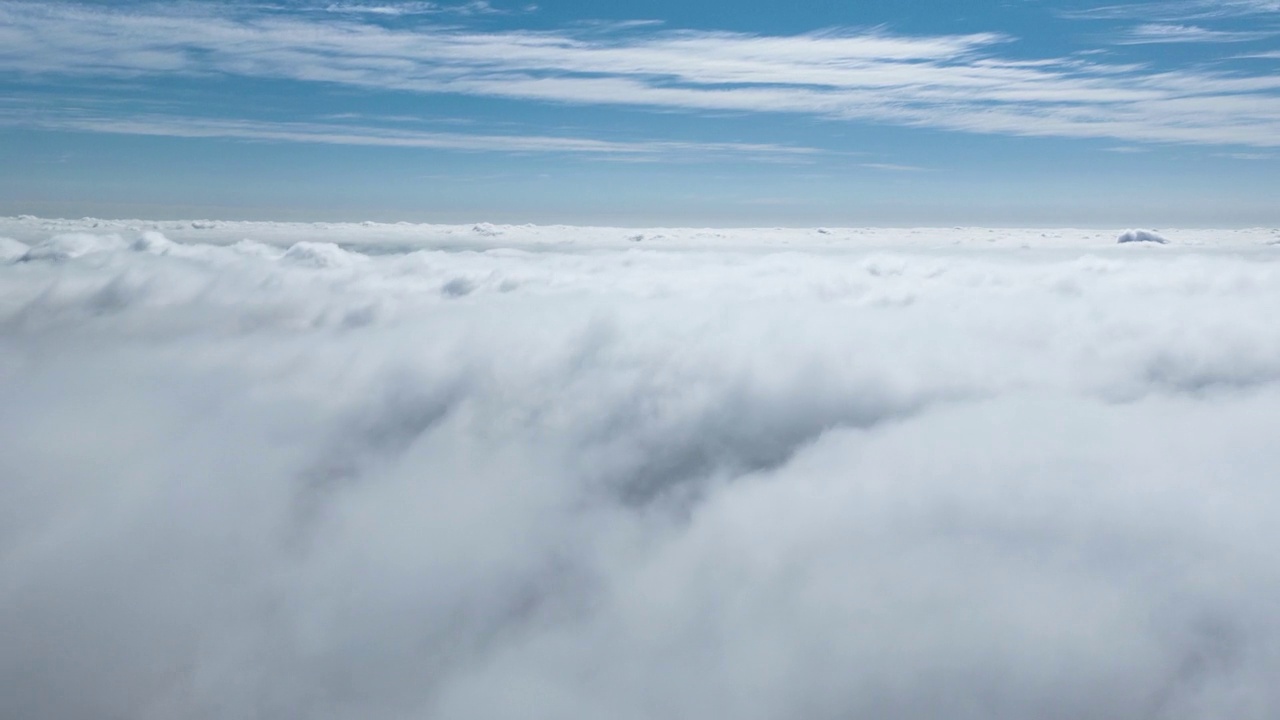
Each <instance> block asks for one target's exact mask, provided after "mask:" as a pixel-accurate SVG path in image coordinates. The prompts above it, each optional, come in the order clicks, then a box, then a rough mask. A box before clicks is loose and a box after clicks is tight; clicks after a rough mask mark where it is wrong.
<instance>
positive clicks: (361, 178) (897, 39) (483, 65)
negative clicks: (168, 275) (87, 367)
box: [0, 0, 1280, 228]
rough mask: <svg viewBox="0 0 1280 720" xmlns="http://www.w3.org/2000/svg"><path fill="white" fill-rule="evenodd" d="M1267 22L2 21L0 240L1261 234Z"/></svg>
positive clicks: (292, 12)
mask: <svg viewBox="0 0 1280 720" xmlns="http://www.w3.org/2000/svg"><path fill="white" fill-rule="evenodd" d="M1278 71H1280V2H1277V1H1276V0H1212V1H1211V0H1153V1H1150V2H1132V3H1120V4H1116V3H1109V2H1106V0H1061V1H1056V2H1051V1H1048V0H1001V1H999V2H995V1H986V0H981V1H970V2H954V1H946V2H944V1H940V0H894V1H892V2H890V1H888V0H869V1H866V2H845V3H836V2H799V3H797V2H787V3H743V2H727V1H725V0H707V1H702V2H688V1H687V0H685V1H681V2H674V1H668V0H648V1H643V2H642V1H638V0H631V1H629V2H615V3H598V2H581V1H573V0H538V1H537V2H531V1H530V0H518V1H516V2H509V1H507V0H488V1H486V0H475V1H472V2H465V3H458V2H449V1H447V0H441V1H440V2H419V1H414V2H384V1H380V0H351V1H347V2H325V1H323V0H321V1H320V2H293V1H288V0H286V1H282V2H269V1H264V2H243V3H241V2H207V1H199V0H192V1H189V2H165V3H153V2H128V1H125V2H21V1H19V2H9V1H0V213H4V214H11V215H16V214H34V215H41V216H54V217H79V216H83V215H90V216H97V217H116V218H119V217H146V218H157V219H166V218H181V217H186V218H192V217H210V218H225V219H275V220H352V221H358V220H379V221H414V222H442V223H470V222H482V221H488V222H497V223H567V224H616V225H625V226H656V225H728V226H734V225H739V226H740V225H761V226H770V225H788V226H815V225H848V226H859V225H992V226H1000V225H1057V226H1079V227H1088V226H1100V227H1106V226H1112V225H1117V226H1149V227H1157V228H1158V227H1168V226H1208V227H1247V226H1259V225H1277V224H1280V203H1276V202H1275V200H1274V198H1276V197H1280V72H1278Z"/></svg>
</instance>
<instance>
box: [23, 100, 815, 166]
mask: <svg viewBox="0 0 1280 720" xmlns="http://www.w3.org/2000/svg"><path fill="white" fill-rule="evenodd" d="M0 125H11V126H13V125H18V126H31V125H36V126H39V127H43V128H48V129H57V130H72V131H77V132H99V133H111V134H117V135H151V136H161V137H203V138H233V139H238V140H261V141H270V142H300V143H319V144H326V145H364V146H376V147H407V148H429V149H437V150H463V151H478V152H527V153H575V154H586V155H594V156H604V157H617V158H636V157H663V158H666V159H668V160H679V159H680V158H686V159H697V158H704V157H706V156H708V155H716V154H733V155H735V156H739V157H741V156H751V157H755V158H757V159H761V160H784V159H789V160H797V159H803V158H804V157H806V156H809V155H813V154H814V153H816V152H817V151H816V150H815V149H813V148H806V147H796V146H784V145H770V144H764V143H730V142H723V143H716V142H703V143H699V142H671V141H634V142H627V141H609V140H598V139H591V138H578V137H555V136H538V135H484V134H480V133H461V132H435V131H427V130H406V129H397V128H387V127H378V126H359V125H349V124H325V123H304V122H256V121H249V120H214V119H208V118H191V117H180V116H171V115H136V116H132V117H127V118H113V117H102V116H88V115H78V116H77V115H64V116H54V115H45V116H43V117H41V118H39V119H38V120H36V119H33V118H32V116H31V114H30V113H29V112H14V113H9V114H6V113H3V112H0Z"/></svg>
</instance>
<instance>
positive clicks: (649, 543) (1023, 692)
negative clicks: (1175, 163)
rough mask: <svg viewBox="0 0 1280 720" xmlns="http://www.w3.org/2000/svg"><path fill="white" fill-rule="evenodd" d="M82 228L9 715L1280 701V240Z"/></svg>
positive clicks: (45, 255) (18, 591)
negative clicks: (1277, 436)
mask: <svg viewBox="0 0 1280 720" xmlns="http://www.w3.org/2000/svg"><path fill="white" fill-rule="evenodd" d="M41 227H42V225H41V223H39V221H35V220H18V221H6V222H4V223H0V228H3V231H0V232H2V233H8V234H10V235H15V236H17V237H16V238H14V239H8V240H4V241H0V262H3V263H4V264H2V265H0V433H3V436H4V437H5V439H6V452H4V453H3V454H0V478H4V479H3V480H2V481H0V578H2V579H0V627H4V628H6V639H5V642H4V643H3V644H0V668H2V669H0V678H3V681H2V682H3V683H4V686H3V687H0V698H3V700H0V703H2V704H3V710H4V711H3V713H2V714H4V715H6V716H12V717H24V718H43V717H48V718H60V719H67V718H99V717H112V716H119V717H131V718H171V717H197V718H274V717H282V716H287V717H293V716H301V717H311V718H372V719H375V720H376V719H379V718H391V717H397V718H399V717H423V718H464V717H465V718H501V717H512V716H522V717H530V716H532V717H557V718H598V717H620V718H656V717H663V718H670V717H679V718H694V717H708V716H712V715H725V714H730V715H733V716H736V717H745V718H783V717H788V718H790V717H815V718H826V717H830V718H836V717H903V718H926V717H939V716H942V715H946V716H949V717H960V718H979V717H982V718H991V717H1007V718H1022V717H1054V718H1096V717H1150V718H1194V717H1206V716H1231V717H1239V718H1266V717H1269V714H1270V712H1271V710H1272V709H1273V708H1274V707H1276V705H1277V704H1278V703H1280V696H1278V695H1277V690H1276V689H1275V684H1274V682H1273V679H1274V677H1275V676H1276V675H1277V674H1278V673H1280V653H1278V652H1277V648H1280V620H1278V619H1277V617H1276V615H1275V612H1274V608H1275V607H1276V604H1277V602H1280V571H1278V570H1277V566H1276V563H1275V562H1274V557H1273V555H1274V553H1273V551H1272V548H1273V547H1275V545H1276V543H1277V541H1280V538H1278V537H1277V531H1276V529H1275V523H1274V517H1275V514H1276V512H1277V510H1280V489H1278V488H1277V486H1276V484H1275V482H1274V477H1275V474H1276V470H1277V468H1280V448H1278V447H1277V446H1276V443H1275V442H1274V432H1273V430H1274V428H1273V424H1274V423H1273V421H1274V418H1275V417H1276V413H1277V412H1278V411H1280V383H1278V382H1277V381H1278V380H1280V330H1277V327H1276V324H1275V323H1274V322H1273V319H1274V318H1275V317H1277V314H1280V277H1278V273H1280V264H1277V262H1276V259H1277V256H1276V254H1275V253H1276V252H1277V251H1276V249H1275V247H1274V246H1272V245H1268V244H1266V243H1265V242H1264V240H1265V238H1268V237H1274V236H1273V235H1271V234H1270V233H1265V232H1259V233H1256V234H1254V235H1247V236H1246V235H1239V236H1223V237H1247V238H1249V239H1248V242H1247V243H1246V242H1240V241H1233V242H1227V243H1225V244H1219V245H1217V246H1214V247H1191V246H1188V245H1187V244H1186V242H1187V235H1185V234H1182V233H1177V232H1174V231H1169V232H1167V233H1166V234H1167V235H1168V236H1169V238H1170V240H1171V243H1170V244H1168V245H1158V246H1157V245H1146V244H1129V245H1117V244H1115V237H1114V235H1107V236H1105V237H1102V238H1097V239H1093V240H1090V239H1087V238H1082V237H1079V236H1076V237H1063V238H1042V237H1040V233H1038V232H1036V233H1030V232H1012V231H1004V232H999V233H988V231H985V230H967V231H960V230H956V231H948V232H946V233H939V234H936V235H930V234H929V233H928V232H927V231H924V232H917V233H914V234H913V233H911V232H909V231H901V232H898V233H896V234H891V233H886V232H878V233H876V232H871V233H865V234H858V233H855V232H854V231H830V230H828V231H823V232H818V231H807V232H806V233H800V232H798V231H796V232H791V233H784V232H779V233H778V234H777V236H778V237H779V238H781V239H780V240H778V241H777V242H775V243H774V244H767V243H766V244H761V243H760V242H758V238H760V237H762V236H765V235H767V234H768V233H767V232H765V231H753V232H750V233H745V232H744V233H739V234H735V233H733V232H728V231H712V230H707V231H700V232H698V233H693V232H688V231H676V230H670V229H657V230H642V231H634V230H633V231H629V233H630V234H629V235H628V236H621V235H620V232H621V231H604V230H595V231H578V232H576V233H575V232H573V231H569V230H564V231H563V232H561V231H557V230H556V229H548V228H542V229H539V228H504V227H494V226H475V227H473V228H467V229H465V233H466V236H467V237H469V238H472V239H473V241H471V240H468V241H466V242H464V238H463V237H461V235H459V236H456V237H455V236H453V235H448V234H446V233H444V231H442V230H438V229H437V230H430V231H429V230H427V229H422V228H414V227H411V226H407V227H404V228H400V227H398V226H390V227H388V226H381V227H369V228H359V227H357V226H345V227H342V228H333V227H323V226H316V227H310V228H309V227H308V226H265V225H252V224H238V225H219V224H217V223H197V224H195V226H194V227H193V225H192V224H186V225H185V227H186V230H184V231H182V232H181V233H178V232H171V233H170V235H172V236H173V237H178V236H179V235H195V236H199V235H200V233H205V234H206V236H207V237H208V238H210V239H211V240H210V241H206V242H191V241H186V242H174V241H173V240H172V239H171V238H170V237H166V236H165V235H162V234H160V233H157V232H155V231H154V230H145V229H141V228H139V229H132V230H131V229H127V228H122V229H120V230H119V231H116V229H115V228H105V227H94V222H93V221H84V222H79V223H59V224H56V229H53V230H41V229H40V228H41ZM48 227H50V228H54V227H55V225H54V224H50V225H48ZM255 228H256V229H255ZM397 233H399V237H401V238H402V239H403V238H407V237H412V236H414V235H416V236H417V237H418V239H417V241H416V245H408V244H406V243H404V242H401V243H398V244H387V243H386V242H385V240H386V238H387V237H391V236H393V235H396V234H397ZM432 233H434V234H432ZM558 234H559V235H560V236H561V237H563V238H568V239H565V240H562V241H556V240H555V238H556V237H557V235H558ZM592 234H595V235H599V236H600V238H599V241H598V242H592V241H591V240H590V236H591V235H592ZM1206 234H1207V235H1212V233H1206ZM335 235H338V236H342V237H343V238H344V244H343V245H341V246H340V245H337V244H333V243H330V242H326V240H327V239H330V238H333V237H334V236H335ZM246 236H247V237H246ZM424 236H425V237H424ZM988 236H990V237H996V238H999V239H1000V241H999V242H996V243H988V242H987V237H988ZM521 238H523V239H524V240H521ZM832 238H840V240H839V241H837V240H833V239H832ZM955 238H964V241H963V242H962V243H961V244H960V245H959V246H955V245H953V244H952V241H953V239H955ZM215 240H216V241H215ZM784 242H785V244H783V243H784ZM1023 245H1026V246H1027V247H1025V248H1024V247H1021V246H1023Z"/></svg>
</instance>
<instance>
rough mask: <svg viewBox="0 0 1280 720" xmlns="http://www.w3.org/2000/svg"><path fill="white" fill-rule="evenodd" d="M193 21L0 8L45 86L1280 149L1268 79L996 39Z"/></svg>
mask: <svg viewBox="0 0 1280 720" xmlns="http://www.w3.org/2000/svg"><path fill="white" fill-rule="evenodd" d="M199 7H200V8H202V9H200V10H194V11H193V10H192V8H191V6H186V5H184V6H182V12H181V13H179V12H177V11H168V12H166V11H161V10H150V11H147V12H141V11H138V12H132V13H130V12H123V11H106V10H102V9H97V8H92V7H88V6H70V5H60V4H59V5H33V4H30V3H12V2H10V3H0V68H3V69H5V70H6V71H8V72H13V73H19V74H26V75H36V76H48V75H54V74H60V75H67V74H69V75H104V74H106V75H111V74H115V75H121V76H136V75H152V74H169V73H182V74H186V75H190V76H193V77H194V76H200V75H204V74H210V73H227V74H233V75H244V76H250V77H268V78H278V79H280V78H282V79H291V80H298V81H305V82H315V83H336V84H343V85H349V86H358V87H362V88H368V89H378V90H399V91H409V92H417V93H462V94H468V95H476V96H485V97H501V98H509V99H519V100H533V101H545V102H555V103H574V104H583V105H600V104H607V105H619V106H634V107H644V108H657V109H680V110H686V111H713V112H723V111H735V112H744V113H749V112H789V113H803V114H809V115H814V116H820V117H825V118H831V119H849V120H860V121H873V122H879V123H888V124H901V125H911V126H922V127H932V128H944V129H952V130H963V131H967V132H981V133H998V134H1014V135H1033V136H1062V137H1097V138H1112V139H1119V140H1123V141H1129V142H1172V143H1195V144H1237V145H1252V146H1258V147H1274V146H1276V145H1277V144H1280V96H1277V91H1278V90H1280V81H1278V80H1277V79H1276V78H1274V77H1270V76H1245V75H1235V74H1227V73H1215V72H1210V71H1204V70H1194V69H1185V70H1177V71H1154V70H1151V69H1149V68H1143V67H1140V66H1133V65H1115V64H1106V63H1100V62H1088V61H1084V60H1081V59H1079V58H1075V59H1072V58H1045V59H1041V60H1013V59H1009V58H1004V57H1001V55H1000V50H1001V48H1002V46H1003V44H1004V43H1006V42H1007V40H1008V38H1005V37H1003V36H999V35H993V34H973V35H960V36H927V37H904V36H892V35H888V34H885V33H882V32H846V31H833V32H826V33H809V34H801V35H790V36H759V35H746V34H738V33H725V32H706V31H683V32H676V31H666V30H661V29H646V28H644V27H640V28H632V29H631V31H630V32H626V33H622V34H620V35H619V34H616V33H615V34H610V33H606V34H604V35H603V36H602V35H600V34H598V33H591V32H582V33H576V32H575V31H562V32H521V31H506V32H492V33H481V32H474V31H468V30H464V29H458V28H451V27H440V26H422V27H416V28H414V29H406V30H392V29H388V28H385V27H381V26H378V25H373V24H365V23H360V22H356V21H334V20H332V19H330V20H327V21H324V22H319V21H316V20H314V19H306V18H296V17H295V18H289V17H283V16H278V15H277V16H249V17H243V16H240V15H237V14H235V13H234V12H232V11H231V10H219V9H217V8H213V7H209V6H199ZM193 12H194V13H196V14H192V13H193Z"/></svg>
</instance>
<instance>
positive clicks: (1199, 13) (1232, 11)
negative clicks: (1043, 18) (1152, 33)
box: [1059, 0, 1280, 22]
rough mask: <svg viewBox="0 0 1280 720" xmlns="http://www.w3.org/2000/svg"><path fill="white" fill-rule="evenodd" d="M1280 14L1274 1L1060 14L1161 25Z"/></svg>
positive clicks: (1179, 0) (1178, 2)
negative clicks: (1139, 20) (1146, 20)
mask: <svg viewBox="0 0 1280 720" xmlns="http://www.w3.org/2000/svg"><path fill="white" fill-rule="evenodd" d="M1275 12H1280V2H1277V1H1276V0H1147V1H1146V2H1129V3H1123V4H1120V5H1100V6H1097V7H1093V8H1084V9H1081V10H1065V11H1060V13H1059V14H1060V15H1062V16H1063V17H1070V18H1076V19H1081V20H1120V19H1134V18H1137V19H1148V20H1157V21H1164V22H1178V21H1188V20H1210V19H1216V18H1233V17H1249V16H1255V15H1266V14H1269V13H1275Z"/></svg>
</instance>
